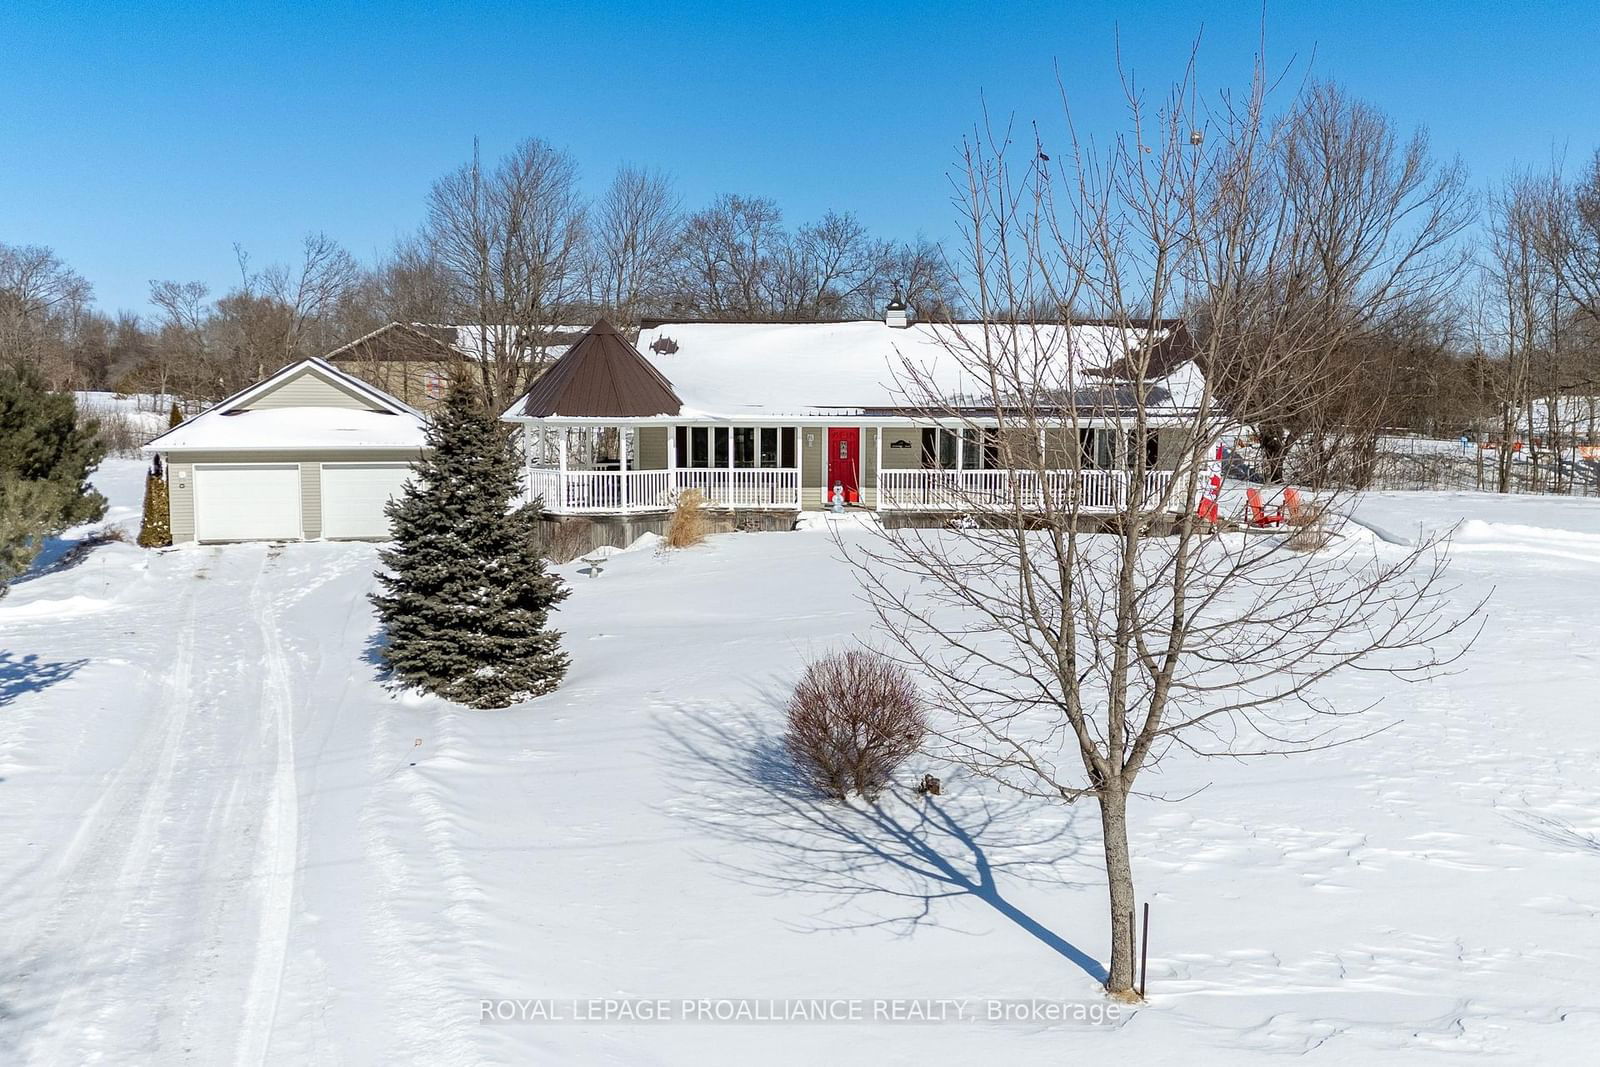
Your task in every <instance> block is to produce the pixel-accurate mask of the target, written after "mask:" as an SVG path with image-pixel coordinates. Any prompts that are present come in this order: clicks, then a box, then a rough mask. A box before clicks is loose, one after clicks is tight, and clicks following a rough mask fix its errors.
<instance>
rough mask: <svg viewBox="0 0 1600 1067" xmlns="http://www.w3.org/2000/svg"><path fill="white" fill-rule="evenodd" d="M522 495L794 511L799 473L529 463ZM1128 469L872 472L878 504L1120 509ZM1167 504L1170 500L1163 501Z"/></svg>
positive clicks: (587, 502) (566, 511) (1158, 500)
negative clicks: (691, 497)
mask: <svg viewBox="0 0 1600 1067" xmlns="http://www.w3.org/2000/svg"><path fill="white" fill-rule="evenodd" d="M526 473H527V487H528V499H529V500H532V499H533V498H535V497H542V498H543V500H544V509H545V510H546V511H548V512H552V513H554V514H558V515H582V514H618V513H626V512H650V511H666V510H668V509H670V508H671V507H672V505H673V503H674V502H675V501H676V500H677V498H678V494H680V493H682V492H683V491H684V490H686V489H698V490H700V493H701V495H702V496H703V497H705V501H706V504H707V506H709V507H713V508H740V509H745V508H748V509H772V510H782V511H796V510H799V507H800V472H799V471H797V470H794V469H792V468H791V469H777V470H774V469H760V470H737V469H736V470H727V469H721V468H719V469H702V468H695V469H678V470H644V471H566V472H562V471H558V470H551V469H549V468H544V467H530V468H528V469H527V472H526ZM1172 477H1173V473H1172V471H1151V472H1149V473H1148V474H1146V475H1145V476H1144V483H1143V489H1144V491H1143V493H1142V494H1141V496H1140V498H1139V506H1140V507H1143V508H1156V507H1162V506H1163V505H1162V497H1163V495H1164V494H1165V493H1166V491H1167V487H1168V486H1169V485H1170V484H1171V482H1172ZM1128 488H1129V479H1128V474H1127V472H1126V471H1080V472H1073V471H1065V470H1062V471H1045V472H1043V473H1042V475H1041V472H1038V471H1004V470H885V471H880V472H879V474H878V507H879V509H880V510H883V511H1009V510H1011V509H1012V508H1013V507H1021V508H1022V510H1024V511H1043V510H1046V509H1047V508H1049V509H1067V508H1070V507H1072V506H1073V499H1074V494H1076V500H1077V506H1078V507H1079V508H1080V509H1081V510H1084V511H1105V512H1112V511H1121V510H1122V509H1124V508H1126V507H1127V506H1128ZM1166 507H1167V508H1168V509H1170V507H1171V505H1170V504H1168V505H1166Z"/></svg>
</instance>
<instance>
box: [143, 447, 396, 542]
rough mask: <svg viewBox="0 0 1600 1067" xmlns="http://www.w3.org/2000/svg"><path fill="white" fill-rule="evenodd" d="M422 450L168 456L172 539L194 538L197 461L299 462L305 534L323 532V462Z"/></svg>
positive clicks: (387, 458) (390, 458) (386, 458)
mask: <svg viewBox="0 0 1600 1067" xmlns="http://www.w3.org/2000/svg"><path fill="white" fill-rule="evenodd" d="M419 456H421V453H420V452H418V451H415V450H399V449H392V448H391V449H363V450H360V451H351V452H337V453H334V452H315V451H311V452H308V451H303V450H302V451H283V452H189V453H185V454H183V455H182V456H181V457H168V462H167V488H168V490H169V492H168V500H169V507H168V514H169V516H170V518H171V520H172V542H173V544H183V543H184V542H186V541H193V540H194V465H195V464H196V463H298V464H299V465H300V515H301V526H302V535H303V536H304V537H307V538H315V537H321V536H322V464H324V463H398V462H404V463H410V462H414V461H415V460H416V459H417V458H418V457H419Z"/></svg>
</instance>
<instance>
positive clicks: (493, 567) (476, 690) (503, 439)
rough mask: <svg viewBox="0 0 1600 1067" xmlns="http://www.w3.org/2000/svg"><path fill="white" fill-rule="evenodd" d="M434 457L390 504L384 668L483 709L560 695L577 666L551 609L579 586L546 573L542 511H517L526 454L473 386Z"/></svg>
mask: <svg viewBox="0 0 1600 1067" xmlns="http://www.w3.org/2000/svg"><path fill="white" fill-rule="evenodd" d="M428 444H429V445H430V446H431V451H430V452H429V453H428V455H427V456H426V457H425V458H424V459H422V460H421V461H420V462H418V463H417V464H416V466H415V467H414V468H413V470H414V474H413V475H412V478H411V480H410V482H408V483H407V485H406V490H405V493H404V494H403V495H402V496H400V497H399V498H398V499H396V500H394V501H392V502H390V504H389V508H388V515H389V518H390V520H391V522H392V523H393V528H394V540H395V544H394V547H393V548H390V549H387V550H385V551H384V552H383V553H382V555H381V557H380V558H381V559H382V560H383V563H384V566H385V567H387V568H388V571H387V572H386V573H385V572H380V573H379V575H378V578H379V580H380V581H381V582H382V584H383V587H384V589H385V590H386V592H384V593H381V594H375V595H374V596H373V598H372V600H373V603H374V604H376V605H377V608H378V616H379V618H380V619H382V621H383V625H384V630H385V635H386V638H387V644H386V646H385V648H384V650H383V658H384V661H385V662H386V663H387V664H388V666H389V668H390V669H391V670H392V671H393V672H394V674H395V676H396V677H397V678H399V679H400V680H401V681H403V682H405V683H407V684H409V685H413V686H416V687H418V688H420V689H423V690H426V691H427V692H430V693H437V694H438V695H439V696H442V697H444V698H445V699H447V700H451V701H454V702H456V703H458V704H466V705H469V706H471V707H475V708H503V707H505V706H506V705H508V704H513V703H515V702H517V701H519V700H525V699H527V698H529V697H533V696H538V695H539V694H541V693H548V692H550V691H551V690H553V689H555V688H556V686H557V685H559V684H560V682H561V678H562V675H564V674H565V673H566V670H567V656H566V653H564V652H562V651H561V634H560V633H559V632H557V631H555V630H553V629H551V628H550V612H551V610H552V609H553V608H555V606H556V605H557V604H559V603H560V602H561V601H562V600H563V599H565V597H566V595H567V593H568V589H567V588H566V586H565V585H564V583H562V581H561V579H560V578H558V577H556V576H555V575H552V574H549V573H547V572H546V570H545V565H544V558H543V556H542V555H541V554H540V552H539V549H538V540H537V538H536V536H535V523H536V522H537V521H538V520H537V512H535V511H534V510H533V509H532V508H527V507H524V508H518V509H516V510H512V508H511V504H512V501H513V499H514V497H515V496H516V493H517V489H518V480H519V465H518V461H517V453H516V449H515V448H514V446H513V444H512V442H511V441H510V440H509V439H508V437H507V435H506V433H505V430H504V427H503V426H501V424H500V423H498V422H497V421H496V420H495V419H494V417H493V416H491V415H490V414H489V413H488V412H486V411H484V410H483V409H482V408H481V407H479V406H478V403H477V401H476V400H475V399H474V397H473V394H472V393H471V391H470V390H468V389H466V388H464V387H462V386H459V385H458V386H457V387H455V388H453V389H451V391H450V393H449V395H448V396H447V397H446V398H445V402H444V404H443V405H442V406H441V407H440V408H439V409H438V410H437V411H436V412H435V414H434V417H433V420H432V422H431V423H430V425H429V428H428Z"/></svg>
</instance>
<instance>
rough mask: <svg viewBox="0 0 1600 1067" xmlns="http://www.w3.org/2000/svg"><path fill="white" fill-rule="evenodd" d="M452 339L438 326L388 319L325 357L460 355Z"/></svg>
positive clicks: (404, 358)
mask: <svg viewBox="0 0 1600 1067" xmlns="http://www.w3.org/2000/svg"><path fill="white" fill-rule="evenodd" d="M452 333H453V331H452ZM451 340H452V337H451V336H446V335H445V333H444V332H443V331H441V330H440V329H438V328H436V327H426V326H419V325H417V324H416V323H410V322H387V323H384V324H383V325H382V326H379V327H378V328H377V329H376V330H372V331H371V332H369V333H364V334H362V335H361V336H360V337H357V338H356V339H355V340H354V341H346V342H345V343H344V344H342V345H340V346H339V347H338V348H335V349H333V350H331V351H329V352H326V353H324V354H323V356H322V358H323V359H326V360H328V361H330V362H337V361H344V360H361V361H365V362H373V361H376V362H404V361H411V360H424V359H450V358H454V357H456V356H459V355H460V353H459V352H457V351H456V349H455V347H454V346H453V345H452V344H451Z"/></svg>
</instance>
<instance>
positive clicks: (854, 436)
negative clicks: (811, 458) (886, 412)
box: [822, 426, 861, 504]
mask: <svg viewBox="0 0 1600 1067" xmlns="http://www.w3.org/2000/svg"><path fill="white" fill-rule="evenodd" d="M836 485H842V486H844V498H845V500H846V501H847V502H848V503H851V504H859V503H860V502H861V430H860V429H859V428H856V427H847V428H845V429H839V428H836V427H831V426H830V427H829V428H828V484H827V487H826V488H825V489H824V490H823V494H822V495H823V498H824V501H825V502H831V501H832V500H833V487H834V486H836Z"/></svg>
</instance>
